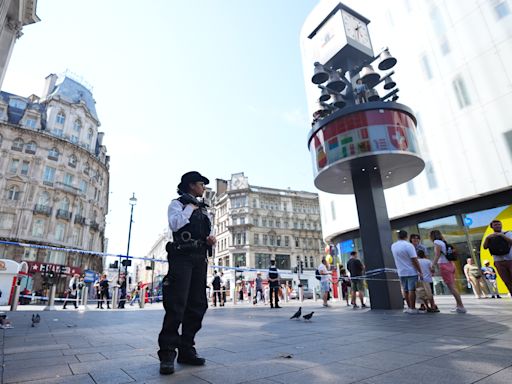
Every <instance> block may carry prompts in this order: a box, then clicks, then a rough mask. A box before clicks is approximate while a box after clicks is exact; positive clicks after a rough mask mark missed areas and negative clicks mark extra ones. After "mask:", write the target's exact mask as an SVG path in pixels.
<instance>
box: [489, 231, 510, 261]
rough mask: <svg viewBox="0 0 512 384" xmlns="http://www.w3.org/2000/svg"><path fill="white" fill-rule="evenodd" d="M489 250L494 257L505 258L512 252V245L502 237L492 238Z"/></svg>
mask: <svg viewBox="0 0 512 384" xmlns="http://www.w3.org/2000/svg"><path fill="white" fill-rule="evenodd" d="M505 233H507V232H505ZM488 248H489V252H491V255H493V256H505V255H508V253H509V252H510V244H509V243H508V242H507V240H505V239H504V238H503V237H501V236H496V237H491V238H490V239H489V242H488Z"/></svg>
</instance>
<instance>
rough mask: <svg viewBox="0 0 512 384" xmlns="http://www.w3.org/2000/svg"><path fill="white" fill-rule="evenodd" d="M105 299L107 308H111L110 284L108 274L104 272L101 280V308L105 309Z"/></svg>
mask: <svg viewBox="0 0 512 384" xmlns="http://www.w3.org/2000/svg"><path fill="white" fill-rule="evenodd" d="M103 300H105V301H106V302H107V309H110V297H109V285H108V279H107V275H106V274H103V275H102V276H101V280H100V309H103Z"/></svg>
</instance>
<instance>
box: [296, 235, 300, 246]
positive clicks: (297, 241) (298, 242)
mask: <svg viewBox="0 0 512 384" xmlns="http://www.w3.org/2000/svg"><path fill="white" fill-rule="evenodd" d="M295 247H296V248H299V247H300V240H299V238H298V237H296V238H295Z"/></svg>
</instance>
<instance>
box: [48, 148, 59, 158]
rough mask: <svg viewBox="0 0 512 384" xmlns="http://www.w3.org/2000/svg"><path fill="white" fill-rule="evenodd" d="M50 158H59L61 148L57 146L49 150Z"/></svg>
mask: <svg viewBox="0 0 512 384" xmlns="http://www.w3.org/2000/svg"><path fill="white" fill-rule="evenodd" d="M48 158H49V159H50V160H59V150H58V149H57V148H52V149H50V150H49V151H48Z"/></svg>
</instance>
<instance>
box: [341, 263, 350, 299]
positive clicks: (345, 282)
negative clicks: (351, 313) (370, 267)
mask: <svg viewBox="0 0 512 384" xmlns="http://www.w3.org/2000/svg"><path fill="white" fill-rule="evenodd" d="M340 278H341V294H342V296H343V299H345V301H346V302H347V307H350V304H349V302H348V297H349V294H348V287H350V277H348V275H347V270H346V269H345V268H343V267H341V268H340Z"/></svg>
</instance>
